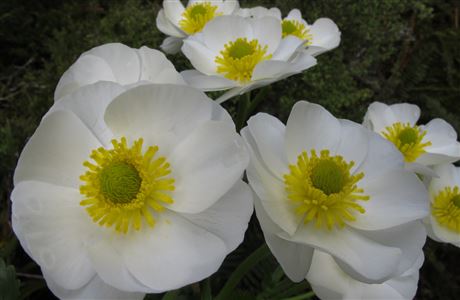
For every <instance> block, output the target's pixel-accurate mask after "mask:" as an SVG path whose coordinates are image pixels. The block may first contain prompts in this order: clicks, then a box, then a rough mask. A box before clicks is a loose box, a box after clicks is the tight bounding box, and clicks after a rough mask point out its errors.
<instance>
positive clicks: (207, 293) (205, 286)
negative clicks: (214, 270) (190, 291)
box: [201, 278, 212, 300]
mask: <svg viewBox="0 0 460 300" xmlns="http://www.w3.org/2000/svg"><path fill="white" fill-rule="evenodd" d="M201 300H212V292H211V280H210V278H207V279H205V280H203V281H202V282H201Z"/></svg>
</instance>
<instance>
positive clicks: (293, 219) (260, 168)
mask: <svg viewBox="0 0 460 300" xmlns="http://www.w3.org/2000/svg"><path fill="white" fill-rule="evenodd" d="M241 135H242V136H243V138H244V140H245V142H246V145H247V146H248V149H249V153H250V155H251V163H250V165H249V167H248V168H247V170H246V176H247V177H248V181H249V184H250V186H251V187H252V189H253V190H254V191H255V192H256V194H257V196H258V197H259V198H260V199H261V203H262V206H263V207H264V209H265V211H266V212H267V214H268V215H269V216H270V219H271V220H273V222H274V223H276V224H277V225H278V226H279V227H280V228H281V229H282V230H283V231H285V232H287V233H288V234H294V232H295V231H296V230H297V227H298V226H299V224H300V222H301V219H300V217H299V216H298V215H296V214H295V212H294V207H293V206H292V205H290V203H289V201H288V199H287V195H286V192H285V189H284V183H283V181H282V180H280V179H279V178H277V177H274V176H273V175H272V173H271V172H269V171H268V169H267V168H266V166H265V164H264V162H263V160H262V158H261V156H260V153H258V150H257V146H256V142H255V140H254V138H253V137H252V135H251V134H250V132H249V129H248V127H245V128H243V130H241Z"/></svg>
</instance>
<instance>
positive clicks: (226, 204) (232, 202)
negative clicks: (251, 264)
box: [182, 181, 253, 253]
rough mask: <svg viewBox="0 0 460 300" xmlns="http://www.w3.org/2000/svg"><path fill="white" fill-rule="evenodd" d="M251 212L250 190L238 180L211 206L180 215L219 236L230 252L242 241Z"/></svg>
mask: <svg viewBox="0 0 460 300" xmlns="http://www.w3.org/2000/svg"><path fill="white" fill-rule="evenodd" d="M252 212H253V201H252V191H251V189H250V188H249V186H248V185H247V184H246V183H245V182H243V181H238V182H237V183H236V184H235V185H234V186H233V187H232V188H231V189H230V190H229V191H228V192H227V193H226V194H225V195H224V196H223V197H222V198H221V199H219V201H218V202H217V203H215V204H214V205H213V206H211V207H209V208H208V209H206V210H205V211H203V212H201V213H198V214H182V216H183V217H184V218H187V219H188V220H190V221H191V222H192V223H193V224H195V225H198V226H199V227H201V228H204V229H206V230H207V231H209V232H211V233H213V234H215V235H216V236H218V237H220V238H221V239H222V240H223V241H224V242H225V245H227V253H230V252H232V251H233V250H235V249H236V247H238V245H239V244H241V242H242V241H243V238H244V233H245V231H246V229H247V227H248V223H249V219H250V218H251V215H252Z"/></svg>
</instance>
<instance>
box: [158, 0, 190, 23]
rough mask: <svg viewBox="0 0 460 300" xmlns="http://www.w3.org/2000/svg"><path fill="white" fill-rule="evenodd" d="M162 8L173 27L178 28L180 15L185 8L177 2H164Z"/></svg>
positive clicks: (173, 0)
mask: <svg viewBox="0 0 460 300" xmlns="http://www.w3.org/2000/svg"><path fill="white" fill-rule="evenodd" d="M163 8H164V11H165V15H166V18H168V19H169V20H170V21H171V22H172V23H173V24H174V25H175V26H179V21H180V20H181V19H182V13H183V12H184V10H185V8H184V5H183V4H182V3H181V2H180V1H179V0H164V1H163Z"/></svg>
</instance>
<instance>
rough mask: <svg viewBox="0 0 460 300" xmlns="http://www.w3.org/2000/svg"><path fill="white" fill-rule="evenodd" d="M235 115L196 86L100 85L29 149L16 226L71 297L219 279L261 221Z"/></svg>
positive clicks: (49, 119)
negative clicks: (252, 221) (252, 223)
mask: <svg viewBox="0 0 460 300" xmlns="http://www.w3.org/2000/svg"><path fill="white" fill-rule="evenodd" d="M248 160H249V157H248V154H247V151H246V149H245V146H244V143H243V141H242V139H241V137H240V136H239V135H238V134H237V133H236V131H235V126H234V124H233V121H232V120H231V118H230V116H229V115H228V113H227V112H226V111H225V110H224V109H223V108H222V107H221V106H219V105H218V104H216V103H215V102H214V101H212V100H211V99H209V98H208V97H206V95H205V94H204V93H202V92H200V91H197V90H195V89H193V88H191V87H188V86H184V85H171V84H148V85H141V86H137V87H133V88H129V89H128V88H127V87H124V86H121V85H119V84H116V83H113V82H98V83H95V84H92V85H87V86H84V87H81V88H79V89H78V90H76V91H75V92H73V93H71V94H69V95H67V96H65V97H63V98H62V99H61V100H60V101H58V102H56V103H55V104H54V106H53V107H52V108H51V110H50V112H49V113H48V114H47V115H46V116H45V117H44V118H43V120H42V122H41V123H40V125H39V127H38V128H37V130H36V132H35V133H34V134H33V136H32V137H31V138H30V139H29V141H28V143H27V144H26V146H25V147H24V150H23V151H22V153H21V155H20V158H19V161H18V165H17V167H16V170H15V174H14V190H13V192H12V195H11V201H12V223H13V229H14V232H15V233H16V235H17V237H18V239H19V241H20V242H21V245H22V246H23V248H24V249H25V251H26V252H27V253H28V254H29V255H30V256H31V257H32V258H33V259H34V260H35V261H36V262H37V263H38V264H39V265H40V268H41V270H42V272H43V275H44V277H45V279H46V281H47V283H48V286H49V287H50V289H51V290H52V291H53V292H54V293H55V294H56V295H57V296H58V297H60V298H65V299H142V298H143V296H144V295H145V293H160V292H164V291H167V290H173V289H177V288H180V287H182V286H184V285H187V284H190V283H193V282H197V281H200V280H202V279H203V278H206V277H208V276H209V275H211V274H212V273H214V272H215V271H217V269H218V268H219V266H220V265H221V263H222V261H223V260H224V258H225V256H226V255H227V254H228V253H230V252H231V251H233V250H234V249H235V248H236V247H237V246H238V245H239V244H240V243H241V241H242V240H243V237H244V232H245V230H246V228H247V225H248V222H249V218H250V216H251V214H252V210H253V208H252V197H251V192H250V189H249V187H248V186H247V185H246V184H245V183H244V182H242V181H241V176H242V173H243V172H244V169H245V167H246V166H247V164H248Z"/></svg>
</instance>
